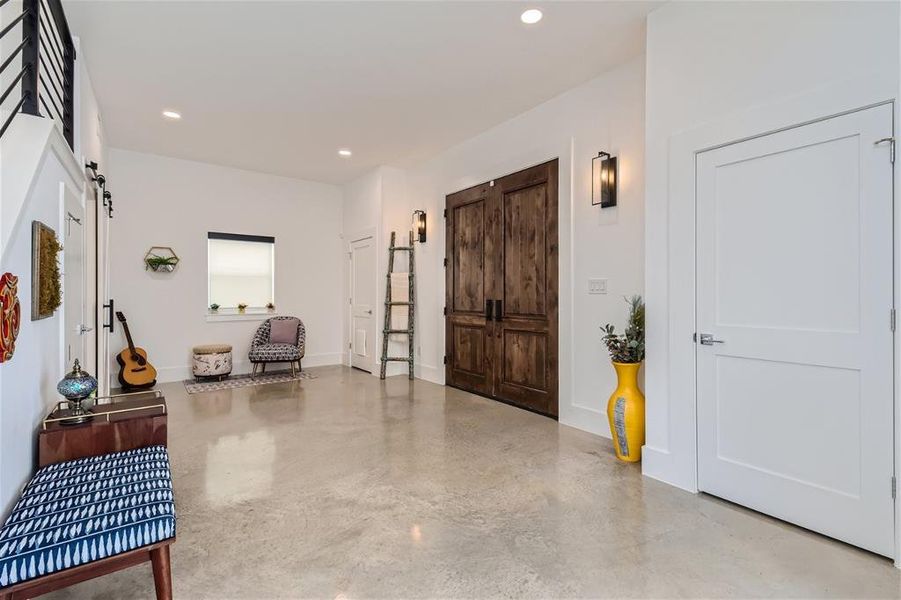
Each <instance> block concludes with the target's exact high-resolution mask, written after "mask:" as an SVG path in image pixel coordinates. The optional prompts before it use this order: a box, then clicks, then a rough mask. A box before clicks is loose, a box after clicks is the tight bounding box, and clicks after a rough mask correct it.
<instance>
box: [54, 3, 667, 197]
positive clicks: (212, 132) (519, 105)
mask: <svg viewBox="0 0 901 600" xmlns="http://www.w3.org/2000/svg"><path fill="white" fill-rule="evenodd" d="M659 4H660V3H659V2H632V1H622V2H550V1H543V2H538V3H537V4H524V3H519V2H268V1H250V0H245V1H238V2H227V1H219V2H197V1H193V0H178V1H132V2H127V1H117V2H110V1H102V0H101V1H98V0H68V1H66V2H65V4H64V6H65V9H66V13H67V15H68V18H69V21H70V24H71V28H72V31H73V33H74V34H75V35H78V36H80V38H81V48H82V49H81V52H82V57H84V58H86V60H87V63H88V67H89V69H90V72H91V78H92V80H93V84H94V88H95V91H96V93H97V96H98V98H99V101H100V105H101V107H102V112H103V120H104V127H105V130H106V136H107V142H108V143H109V145H111V146H115V147H119V148H127V149H132V150H139V151H144V152H151V153H155V154H162V155H167V156H174V157H179V158H187V159H192V160H199V161H204V162H210V163H216V164H221V165H227V166H233V167H239V168H244V169H250V170H254V171H260V172H265V173H274V174H279V175H287V176H291V177H298V178H303V179H312V180H316V181H324V182H332V183H340V182H344V181H347V180H350V179H352V178H354V177H356V176H358V175H360V174H362V173H364V172H365V171H366V170H368V169H370V168H372V167H375V166H377V165H380V164H389V165H401V166H403V165H409V164H412V163H415V162H416V161H418V160H422V159H424V158H427V157H429V156H431V155H434V154H435V153H437V152H439V151H441V150H443V149H445V148H447V147H449V146H452V145H454V144H456V143H458V142H461V141H463V140H465V139H467V138H469V137H472V136H473V135H476V134H478V133H479V132H481V131H484V130H485V129H488V128H489V127H491V126H493V125H495V124H497V123H500V122H502V121H504V120H506V119H508V118H510V117H512V116H515V115H517V114H519V113H521V112H523V111H525V110H527V109H529V108H531V107H533V106H535V105H537V104H540V103H541V102H543V101H545V100H547V99H549V98H552V97H553V96H555V95H557V94H559V93H561V92H563V91H565V90H567V89H569V88H571V87H574V86H575V85H578V84H579V83H582V82H584V81H587V80H588V79H591V78H592V77H593V76H595V75H597V74H599V73H602V72H603V71H605V70H608V69H610V68H611V67H613V66H616V65H617V64H620V63H622V62H625V61H626V60H628V59H629V58H632V57H634V56H636V55H638V54H640V53H641V52H642V51H643V48H644V23H645V17H646V15H647V13H649V12H650V11H651V10H652V9H653V8H655V7H656V6H657V5H659ZM536 5H537V6H539V7H540V8H542V9H543V11H544V19H543V20H542V21H541V22H540V23H538V24H537V25H533V26H527V25H524V24H523V23H521V22H520V20H519V15H520V13H521V12H522V11H523V10H524V9H525V8H528V7H532V6H536ZM164 109H172V110H177V111H179V112H181V113H182V114H183V119H182V120H181V121H177V122H172V121H167V120H165V119H163V118H162V117H161V115H160V113H161V111H162V110H164ZM343 147H346V148H350V149H351V150H353V157H351V158H349V159H347V158H341V157H339V156H338V155H337V150H338V148H343Z"/></svg>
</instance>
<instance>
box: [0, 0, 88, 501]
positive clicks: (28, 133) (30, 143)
mask: <svg viewBox="0 0 901 600" xmlns="http://www.w3.org/2000/svg"><path fill="white" fill-rule="evenodd" d="M7 10H12V11H14V10H19V11H20V10H21V2H19V1H16V2H11V3H9V4H7V5H6V6H4V7H3V11H7ZM3 14H4V15H6V14H9V13H7V12H4V13H3ZM16 14H17V13H16ZM12 37H15V36H13V35H12V34H10V35H9V36H7V38H6V39H7V40H8V39H10V38H12ZM77 64H78V74H77V76H76V80H75V93H76V97H75V103H76V107H77V108H76V111H75V114H76V119H75V137H76V139H75V144H76V151H79V150H80V149H82V148H84V149H87V148H91V151H92V152H95V153H97V154H98V155H100V156H102V155H103V153H104V148H103V143H102V133H101V131H100V120H99V110H100V109H99V106H98V104H97V102H96V100H95V97H94V91H93V89H92V88H91V84H90V78H89V76H88V69H87V65H86V64H85V63H84V61H78V63H77ZM84 123H90V124H92V125H88V126H84ZM0 180H2V185H0V213H2V225H3V226H2V228H0V246H2V248H3V252H2V260H0V273H4V272H7V271H9V272H11V273H13V274H15V275H17V276H18V277H19V302H20V304H21V308H22V321H21V327H20V330H19V338H18V341H17V343H16V352H15V354H14V356H13V358H12V359H11V360H10V361H8V362H6V363H3V364H2V365H0V514H6V513H7V512H8V510H9V509H10V508H11V506H12V503H13V502H14V501H15V499H16V497H17V495H18V493H19V490H21V488H22V485H24V483H25V482H26V481H27V480H28V479H29V478H30V477H31V474H32V473H33V471H34V467H35V464H36V459H37V456H36V449H37V439H36V438H37V430H38V427H39V423H40V421H41V420H42V419H43V418H44V416H45V415H46V414H47V412H49V410H50V407H52V406H53V405H54V404H55V403H56V402H57V401H58V400H60V399H61V398H60V396H59V395H58V394H57V393H56V384H57V382H58V381H59V380H60V378H61V377H62V376H63V374H64V373H65V372H66V370H67V369H66V365H65V364H64V362H63V353H62V345H63V336H62V330H61V327H62V320H63V315H64V314H65V302H66V301H67V299H66V298H65V296H64V297H63V306H61V307H60V308H59V309H58V310H57V311H56V313H55V314H54V316H53V317H50V318H47V319H43V320H40V321H32V320H31V222H32V221H33V220H39V221H42V222H43V223H45V224H47V225H49V226H50V227H52V228H53V229H54V230H56V231H57V234H58V235H61V234H62V231H63V229H62V227H63V224H64V219H63V214H64V211H63V204H62V202H63V200H62V195H61V187H60V186H65V187H66V188H67V189H68V190H69V191H70V192H71V193H72V194H74V195H76V196H77V197H79V198H81V197H82V196H83V193H82V192H83V189H84V184H85V181H84V176H83V173H82V168H81V161H80V159H79V158H76V156H75V155H74V154H73V153H72V151H71V150H70V149H69V147H68V146H67V145H66V142H65V140H64V139H63V137H62V135H61V134H60V133H59V132H58V130H57V129H56V128H55V127H54V125H53V123H52V122H51V121H49V120H48V119H41V118H37V117H31V116H28V115H18V116H17V117H16V119H15V121H13V124H12V125H11V126H10V128H9V129H8V130H7V132H6V133H5V134H4V137H3V140H2V143H0ZM60 263H61V267H62V255H60ZM64 276H65V275H64Z"/></svg>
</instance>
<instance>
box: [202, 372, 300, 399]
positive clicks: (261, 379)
mask: <svg viewBox="0 0 901 600" xmlns="http://www.w3.org/2000/svg"><path fill="white" fill-rule="evenodd" d="M301 379H316V376H315V375H313V374H311V373H309V372H307V371H301V372H299V373H297V375H291V371H275V372H273V373H266V374H264V375H257V377H256V379H251V378H250V374H246V375H235V376H230V377H226V378H225V379H223V380H222V381H216V380H215V379H214V380H212V381H197V380H196V379H185V381H184V383H185V389H186V390H187V391H188V393H189V394H198V393H200V392H217V391H219V390H232V389H235V388H242V387H250V386H252V385H266V384H267V383H284V382H286V381H300V380H301Z"/></svg>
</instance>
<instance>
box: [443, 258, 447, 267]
mask: <svg viewBox="0 0 901 600" xmlns="http://www.w3.org/2000/svg"><path fill="white" fill-rule="evenodd" d="M444 268H445V269H446V268H447V259H446V258H445V259H444Z"/></svg>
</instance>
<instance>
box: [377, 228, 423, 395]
mask: <svg viewBox="0 0 901 600" xmlns="http://www.w3.org/2000/svg"><path fill="white" fill-rule="evenodd" d="M409 239H410V241H409V244H408V245H406V246H395V245H394V240H395V235H394V232H393V231H392V232H391V245H390V246H389V247H388V274H387V279H386V281H385V326H384V327H383V328H382V371H381V374H380V376H379V377H380V378H381V379H384V378H385V371H386V369H387V368H388V363H389V362H405V363H407V366H408V367H409V377H410V379H413V322H414V319H413V316H414V313H413V310H414V306H415V287H414V285H413V278H414V272H415V270H416V269H415V261H414V252H413V232H412V231H411V232H410V238H409ZM395 252H409V257H410V271H409V273H408V279H409V285H410V288H409V292H408V294H407V300H406V301H404V302H395V301H394V299H393V298H392V297H391V275H392V274H393V273H394V253H395ZM395 306H406V307H408V310H407V328H406V329H391V309H393V308H394V307H395ZM392 334H401V335H406V336H407V340H408V341H409V352H408V355H407V356H406V357H403V356H388V336H389V335H392Z"/></svg>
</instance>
